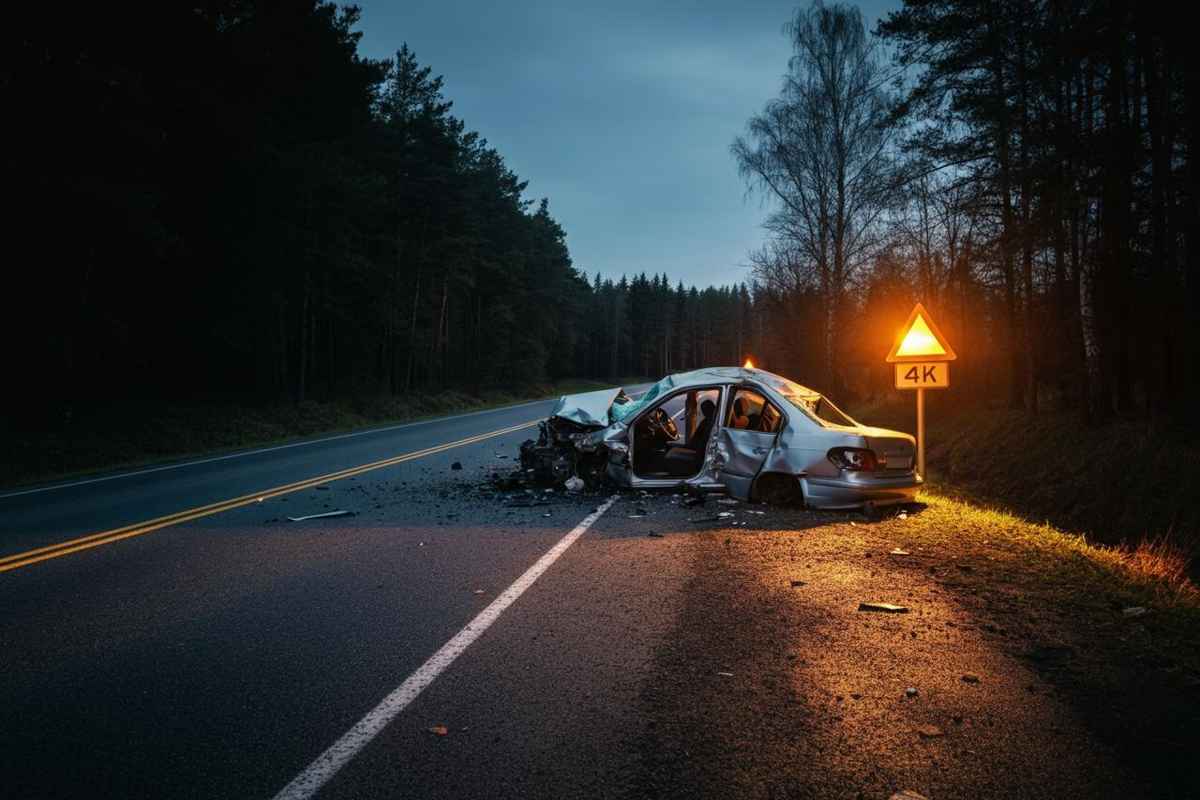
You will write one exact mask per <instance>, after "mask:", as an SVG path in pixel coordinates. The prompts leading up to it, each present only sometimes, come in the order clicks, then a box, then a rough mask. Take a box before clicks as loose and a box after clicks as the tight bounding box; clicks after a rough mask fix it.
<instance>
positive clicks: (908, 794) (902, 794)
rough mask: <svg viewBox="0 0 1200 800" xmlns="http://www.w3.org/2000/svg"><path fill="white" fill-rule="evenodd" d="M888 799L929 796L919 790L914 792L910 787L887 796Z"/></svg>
mask: <svg viewBox="0 0 1200 800" xmlns="http://www.w3.org/2000/svg"><path fill="white" fill-rule="evenodd" d="M888 800H929V798H928V797H926V796H925V795H923V794H921V793H920V792H914V791H913V790H912V789H902V790H901V791H899V792H896V793H895V794H893V795H892V796H891V797H889V798H888Z"/></svg>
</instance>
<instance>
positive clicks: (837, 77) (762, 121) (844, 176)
mask: <svg viewBox="0 0 1200 800" xmlns="http://www.w3.org/2000/svg"><path fill="white" fill-rule="evenodd" d="M784 30H785V33H786V34H787V35H788V36H789V37H790V38H791V40H792V47H793V55H792V57H791V59H790V60H789V62H788V72H787V74H786V76H785V78H784V82H783V88H782V91H781V93H780V96H779V97H778V98H776V99H774V100H772V101H770V102H769V103H768V104H767V106H766V108H765V109H764V110H763V112H762V113H761V114H758V115H756V116H755V117H753V118H751V120H750V122H749V124H748V130H747V134H746V136H744V137H739V138H738V139H736V140H735V141H734V143H733V146H732V151H733V155H734V157H735V158H736V159H737V163H738V169H739V171H740V172H741V174H742V176H743V177H744V178H745V179H746V180H747V182H748V183H749V185H750V187H751V190H752V191H755V192H759V193H761V194H762V195H763V196H764V197H766V198H767V199H768V200H769V201H770V202H771V203H772V204H773V205H774V206H775V209H774V211H773V212H772V213H771V215H770V216H769V217H768V219H767V222H766V227H767V229H768V230H769V231H770V232H771V234H772V235H773V237H774V238H775V239H777V240H781V241H782V242H783V243H784V245H785V246H784V248H783V249H784V250H786V251H787V252H788V253H789V254H791V256H792V261H791V264H792V269H791V270H789V272H790V273H792V275H791V277H795V275H794V273H795V270H796V269H797V268H799V269H803V270H805V271H807V272H808V273H809V275H811V282H812V285H813V286H814V287H815V288H817V289H818V290H819V292H820V294H821V296H822V298H823V299H824V306H825V313H826V320H825V326H824V328H825V337H824V338H825V341H824V342H823V347H824V363H825V366H826V370H827V375H826V379H827V380H828V381H829V388H830V389H832V390H837V389H839V388H841V386H842V380H841V372H840V369H839V349H840V344H839V343H840V341H841V338H842V337H841V336H840V335H839V334H841V333H842V328H843V325H844V320H845V318H846V316H847V314H848V311H849V309H848V308H847V291H848V289H849V288H850V287H851V286H852V285H853V284H854V281H855V278H856V276H857V275H858V273H859V272H860V271H861V270H862V269H863V268H864V267H865V266H866V265H867V264H869V263H870V260H871V257H872V255H873V252H874V250H875V249H876V247H877V245H878V243H879V234H880V228H881V226H880V224H879V223H880V221H881V217H882V215H883V214H884V213H885V212H886V211H887V209H888V208H889V207H890V206H891V201H892V194H893V187H894V186H895V185H896V182H895V181H894V180H893V178H892V176H891V175H890V172H891V169H892V164H891V158H890V145H891V141H892V129H891V128H890V127H889V126H888V124H887V121H888V108H889V104H888V97H887V94H886V92H885V91H884V89H883V84H884V83H885V82H886V77H885V69H884V66H883V62H882V60H881V58H880V57H879V52H878V46H877V44H876V42H875V41H874V40H873V39H871V38H869V37H868V36H867V33H866V30H865V29H864V27H863V21H862V15H861V14H860V13H859V11H858V9H856V8H854V7H851V6H844V5H832V6H826V5H824V4H823V3H822V2H820V0H816V2H814V3H813V5H812V6H811V7H810V8H809V9H807V10H803V9H801V10H799V11H797V12H796V16H795V17H794V18H793V19H792V21H791V22H790V23H789V24H788V25H787V26H786V27H785V29H784ZM797 259H798V260H797ZM760 271H761V272H762V274H761V275H759V276H758V278H759V280H761V281H763V282H764V283H765V284H767V285H771V284H770V282H771V280H772V278H773V277H778V272H777V271H774V270H760Z"/></svg>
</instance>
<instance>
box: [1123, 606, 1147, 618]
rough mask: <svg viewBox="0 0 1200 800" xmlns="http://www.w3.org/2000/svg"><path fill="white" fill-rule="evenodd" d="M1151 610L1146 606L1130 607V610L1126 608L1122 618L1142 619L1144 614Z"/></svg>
mask: <svg viewBox="0 0 1200 800" xmlns="http://www.w3.org/2000/svg"><path fill="white" fill-rule="evenodd" d="M1149 610H1150V609H1148V608H1146V607H1145V606H1130V607H1129V608H1126V609H1124V610H1123V611H1122V612H1121V616H1124V617H1140V616H1142V615H1143V614H1145V613H1146V612H1148V611H1149Z"/></svg>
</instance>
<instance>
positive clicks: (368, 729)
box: [275, 495, 617, 800]
mask: <svg viewBox="0 0 1200 800" xmlns="http://www.w3.org/2000/svg"><path fill="white" fill-rule="evenodd" d="M615 502H617V495H613V496H612V497H610V498H609V499H608V500H607V501H606V502H605V503H604V504H603V505H602V506H600V507H599V508H597V509H596V510H595V511H593V512H592V513H591V514H589V515H588V516H586V517H584V518H583V521H582V522H580V523H579V524H578V525H576V526H575V527H574V528H573V529H572V530H571V532H570V533H568V534H567V535H566V536H564V537H563V538H561V539H559V540H558V544H556V545H554V547H551V548H550V549H549V550H547V551H546V554H545V555H543V556H542V557H541V558H539V559H538V560H537V562H536V563H535V564H534V565H533V566H532V567H530V568H529V569H527V570H525V574H523V575H522V576H521V577H519V578H517V580H516V581H515V582H514V583H513V585H512V586H509V587H508V588H507V589H505V590H504V592H503V593H501V595H500V596H499V597H497V598H496V599H495V600H493V601H492V603H491V605H489V606H488V607H487V608H485V609H484V610H483V611H480V612H479V616H477V617H475V619H473V620H471V621H470V622H469V623H467V626H466V627H465V628H463V629H462V630H461V631H459V632H458V633H456V634H455V635H454V638H453V639H451V640H450V641H448V642H446V643H445V644H444V645H442V647H441V649H440V650H438V651H437V652H436V653H434V654H433V655H432V656H430V657H429V660H428V661H426V662H425V663H424V664H422V665H421V668H420V669H418V670H417V671H416V672H414V673H413V674H412V675H410V676H408V679H407V680H405V681H404V683H402V684H400V685H399V686H398V687H396V688H395V689H393V690H392V693H391V694H389V695H388V696H387V697H385V698H383V701H382V702H381V703H380V704H379V705H377V706H375V708H373V709H371V710H370V711H369V712H368V713H367V715H366V716H365V717H363V718H362V719H360V720H359V721H358V722H357V723H356V724H355V725H354V727H353V728H351V729H350V730H348V731H347V732H346V733H345V734H344V735H343V736H342V738H340V739H338V740H337V741H336V742H334V743H333V744H332V745H330V747H329V749H328V750H326V751H325V752H324V753H321V755H319V756H317V759H316V760H315V761H313V762H312V763H311V764H309V765H308V767H307V768H306V769H305V770H304V771H303V772H301V773H300V774H299V775H297V776H296V778H295V779H294V780H293V781H292V782H291V783H289V784H288V785H287V786H285V787H283V789H282V791H280V792H279V794H277V795H275V800H308V798H311V797H313V796H314V795H316V793H317V792H319V791H320V790H321V787H322V786H324V785H325V784H326V783H328V782H329V780H330V778H332V777H333V776H334V775H336V774H337V772H338V770H340V769H341V768H342V767H344V766H346V764H348V763H349V762H350V760H351V759H353V758H354V756H356V755H357V754H358V752H359V751H360V750H362V749H363V748H364V747H366V746H367V745H368V744H369V743H370V742H371V740H372V739H374V738H375V737H376V736H378V735H379V733H380V731H382V730H383V729H384V728H385V727H387V725H388V723H389V722H391V721H392V720H394V719H395V718H396V716H397V715H398V714H399V713H400V712H401V711H403V710H404V708H405V707H406V706H407V705H408V704H409V703H411V702H412V701H413V700H415V699H416V698H417V695H419V694H420V693H421V692H422V691H423V690H424V689H425V687H426V686H428V685H429V684H431V683H433V681H434V679H435V678H436V677H437V676H438V675H441V674H442V673H443V672H445V670H446V668H447V667H449V666H450V665H451V664H453V663H454V659H456V658H458V657H459V656H460V655H462V652H463V651H464V650H466V649H467V647H469V646H470V645H471V643H472V642H474V641H475V640H476V639H478V638H479V637H480V635H481V634H482V633H483V632H484V631H486V630H487V629H488V627H489V626H490V625H491V624H492V623H493V622H495V621H496V618H497V617H499V616H500V615H501V614H502V613H504V609H506V608H508V607H509V606H511V605H512V604H513V602H514V601H515V600H516V599H517V598H518V597H520V596H521V595H522V594H523V593H524V592H525V590H526V589H528V588H529V587H530V586H532V585H533V582H534V581H536V580H537V579H538V578H539V577H541V575H542V573H543V572H545V571H546V570H547V569H549V568H550V565H551V564H553V563H554V562H555V561H557V560H558V557H559V556H561V555H562V554H563V553H564V552H566V550H567V548H568V547H570V546H571V545H573V544H574V543H575V540H576V539H578V538H579V537H580V536H583V534H584V533H585V532H586V531H587V529H588V528H590V527H592V525H593V524H594V523H595V522H596V520H598V519H600V516H601V515H602V514H603V513H604V512H605V511H608V509H609V508H611V507H612V504H613V503H615Z"/></svg>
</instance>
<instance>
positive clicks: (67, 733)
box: [0, 402, 1139, 800]
mask: <svg viewBox="0 0 1200 800" xmlns="http://www.w3.org/2000/svg"><path fill="white" fill-rule="evenodd" d="M550 405H551V403H549V402H544V403H534V404H527V405H524V406H518V407H512V408H507V409H499V410H495V411H488V412H482V413H477V414H471V415H465V416H459V417H452V418H445V419H441V420H435V421H430V422H425V423H418V424H415V425H409V426H400V427H395V428H390V429H387V430H381V431H375V432H369V433H365V434H363V435H353V436H343V437H338V438H332V439H328V440H322V441H317V442H311V443H305V444H301V445H298V446H288V447H282V448H270V449H266V450H263V451H256V452H251V453H248V454H240V455H236V457H227V458H226V457H222V458H220V459H211V460H209V459H202V460H200V461H198V462H195V463H186V464H181V465H168V468H151V469H146V470H138V471H134V472H133V473H130V474H126V475H122V476H104V477H102V478H101V479H88V480H87V481H85V482H77V483H68V484H66V485H62V486H58V487H49V488H42V489H36V490H22V491H20V492H17V493H12V494H9V495H6V496H2V497H0V557H3V558H2V560H0V568H3V567H7V569H6V570H5V571H4V572H0V609H3V614H2V615H0V658H2V659H3V661H2V663H0V667H2V670H3V680H0V731H3V746H2V747H0V775H2V776H3V786H4V792H3V794H4V796H5V797H13V798H58V797H61V798H68V797H71V798H74V797H93V796H94V797H99V796H104V797H127V798H267V799H269V798H276V797H279V798H283V797H296V798H299V797H314V796H315V797H320V798H323V799H325V800H328V799H329V798H385V797H386V798H392V797H414V798H443V797H444V798H472V797H480V798H483V797H499V798H518V797H547V798H550V797H553V798H562V797H629V798H633V797H648V796H649V797H697V796H705V797H731V796H739V797H785V796H798V797H856V796H862V797H881V798H887V797H888V796H889V795H890V794H891V793H892V792H893V791H898V790H900V789H905V788H911V789H915V790H919V791H922V792H923V793H924V794H926V795H928V796H930V797H951V796H954V797H961V796H971V797H1006V798H1007V797H1047V798H1050V797H1056V798H1061V797H1090V796H1108V795H1109V794H1110V793H1111V792H1114V791H1122V792H1125V793H1126V794H1124V795H1122V796H1128V797H1136V796H1139V787H1138V784H1137V782H1136V780H1135V779H1133V778H1131V777H1130V776H1129V775H1128V774H1126V772H1124V771H1123V769H1122V768H1121V767H1119V766H1118V765H1116V764H1115V763H1114V762H1113V760H1112V758H1111V754H1110V753H1108V752H1107V751H1106V750H1105V749H1104V747H1103V746H1101V745H1100V744H1097V743H1096V742H1094V741H1093V740H1092V737H1091V736H1090V734H1089V733H1088V732H1087V730H1086V729H1085V728H1084V727H1083V725H1082V723H1080V722H1079V720H1078V719H1077V717H1076V715H1075V714H1074V713H1073V712H1072V711H1071V709H1069V708H1067V707H1066V706H1065V705H1064V704H1063V703H1062V702H1061V701H1059V700H1057V699H1056V698H1055V697H1054V696H1053V693H1052V692H1051V691H1049V690H1048V689H1047V688H1046V685H1045V684H1044V683H1043V682H1042V681H1041V680H1040V679H1039V678H1038V677H1037V676H1036V675H1035V674H1033V673H1031V671H1030V670H1029V668H1028V666H1027V665H1023V664H1022V663H1020V662H1019V661H1017V660H1015V659H1013V658H1012V657H1011V656H1010V655H1009V654H1007V653H1006V651H1005V650H1004V648H1002V647H1000V646H998V645H997V644H996V643H995V642H993V641H990V640H988V639H987V637H986V636H983V635H982V634H980V633H979V632H978V631H976V630H974V629H973V628H972V627H971V625H970V624H969V623H970V620H969V619H964V616H966V612H964V611H963V609H961V608H958V607H956V606H955V605H954V603H953V602H952V601H951V599H949V598H947V597H945V596H942V595H940V594H939V592H938V590H937V589H936V587H932V586H931V584H930V581H929V579H928V577H927V576H926V575H925V573H924V572H922V571H921V570H919V569H917V570H912V569H901V568H899V567H895V566H894V565H888V564H886V563H883V561H882V560H881V559H877V560H876V561H873V562H869V563H867V562H864V561H863V558H862V555H863V551H864V549H865V550H866V551H867V552H868V553H869V552H870V551H871V550H872V549H876V550H878V549H879V548H882V547H883V546H884V544H885V543H886V541H887V536H888V533H887V528H886V525H887V524H888V523H884V524H883V525H880V526H867V525H864V524H861V523H859V524H857V525H851V522H853V521H854V520H855V519H861V518H860V517H851V516H848V515H828V514H826V515H819V514H811V513H807V512H803V511H784V510H778V509H754V510H761V511H762V513H751V511H752V510H751V509H748V508H746V507H744V506H737V507H734V506H722V505H718V504H717V503H716V501H715V500H714V499H710V500H709V501H708V503H707V505H706V506H704V507H700V508H691V507H686V506H685V505H683V503H682V502H681V498H679V497H676V496H672V495H670V494H664V495H654V496H646V495H640V494H639V495H624V496H620V497H616V499H615V500H614V499H612V498H611V497H610V496H609V495H608V494H596V495H582V496H581V495H570V494H567V493H562V492H551V493H544V492H541V491H540V490H539V491H537V492H536V493H529V492H526V491H524V490H513V491H503V492H498V491H493V490H491V489H490V483H489V480H488V476H489V475H491V474H492V473H493V472H497V471H501V472H502V471H505V470H507V469H510V468H511V465H512V464H513V463H514V459H515V458H516V456H517V449H518V446H519V444H520V442H521V441H522V440H524V439H525V438H528V436H529V435H530V433H531V431H530V429H529V428H528V427H523V426H526V425H527V424H528V423H532V422H534V421H536V420H537V419H539V418H541V417H543V416H544V415H545V414H546V413H547V411H548V410H549V408H550ZM379 464H383V466H378V465H379ZM456 464H457V465H458V466H459V467H460V468H455V465H456ZM364 466H369V467H372V468H370V469H363V470H360V469H358V468H360V467H364ZM339 474H340V475H342V476H343V477H338V475H339ZM329 476H333V477H332V478H330V477H329ZM259 497H261V498H263V499H262V500H261V502H260V501H259V499H258V498H259ZM727 509H728V511H726V510H727ZM335 510H348V511H353V512H355V515H354V516H350V517H339V518H327V519H315V520H308V521H302V522H289V521H287V518H288V517H299V516H304V515H308V514H316V513H325V512H328V511H335ZM722 511H726V513H732V514H733V516H732V517H719V516H717V514H718V513H720V512H722ZM148 521H149V522H150V524H144V523H147V522H148ZM735 523H736V524H735ZM112 531H116V533H115V534H114V533H109V532H112ZM96 534H101V535H99V536H95V535H96ZM88 537H95V538H88ZM63 542H75V544H69V545H62V544H60V543H63ZM798 572H804V573H805V575H804V578H805V583H804V584H803V585H799V586H793V585H792V583H791V581H792V579H794V578H795V576H796V574H798ZM881 582H882V583H884V584H886V585H887V586H888V592H887V596H888V597H889V598H898V599H900V600H903V601H906V602H911V603H912V604H913V605H918V606H920V607H921V608H923V609H924V610H923V612H922V613H919V614H911V615H907V616H904V617H871V618H869V619H868V618H864V616H863V615H862V614H858V613H856V611H855V604H856V603H857V601H858V600H859V599H861V597H862V596H863V595H864V593H866V592H867V591H869V590H870V591H877V590H878V586H879V585H880V584H881ZM801 589H807V591H801ZM948 653H951V654H953V657H950V656H948V655H947V654H948ZM966 674H971V675H974V676H976V677H978V678H979V679H980V682H979V683H968V682H964V681H963V680H962V676H963V675H966ZM909 686H914V687H919V691H918V693H917V695H916V696H913V697H910V696H908V695H907V694H906V691H905V690H906V689H907V688H908V687H909ZM931 726H932V727H931ZM922 727H925V728H928V730H927V731H926V732H927V733H931V735H930V736H928V737H927V736H925V735H924V734H923V733H921V732H920V729H921V728H922ZM935 727H936V728H937V730H938V731H939V732H937V733H933V731H934V728H935Z"/></svg>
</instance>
